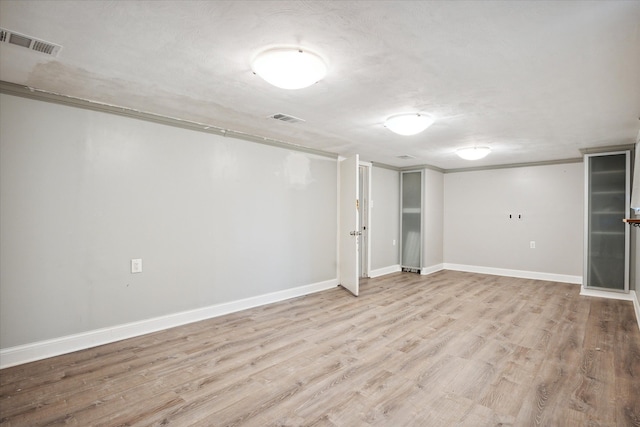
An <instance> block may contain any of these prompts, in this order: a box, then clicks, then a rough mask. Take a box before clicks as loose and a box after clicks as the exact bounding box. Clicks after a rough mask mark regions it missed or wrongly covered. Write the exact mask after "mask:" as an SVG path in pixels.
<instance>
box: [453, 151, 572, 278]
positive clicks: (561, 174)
mask: <svg viewBox="0 0 640 427" xmlns="http://www.w3.org/2000/svg"><path fill="white" fill-rule="evenodd" d="M583 174H584V171H583V165H582V163H572V164H561V165H547V166H531V167H520V168H508V169H495V170H485V171H472V172H459V173H449V174H445V178H444V188H445V189H444V200H445V202H444V258H445V262H446V263H451V264H456V265H463V266H481V267H489V268H496V269H505V270H511V271H532V272H540V273H548V274H552V275H568V276H572V277H578V276H580V277H581V276H582V263H583V258H582V257H583V252H582V247H583V222H584V221H583V209H584V203H583V199H584V187H583V181H584V177H583ZM510 214H511V215H514V216H515V218H514V219H509V215H510ZM518 215H522V219H517V216H518ZM531 241H535V244H536V248H535V249H530V247H529V245H530V242H531Z"/></svg>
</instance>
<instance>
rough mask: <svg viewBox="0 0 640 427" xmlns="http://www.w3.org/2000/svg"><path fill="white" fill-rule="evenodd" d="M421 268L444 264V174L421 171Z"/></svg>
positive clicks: (426, 170) (427, 170)
mask: <svg viewBox="0 0 640 427" xmlns="http://www.w3.org/2000/svg"><path fill="white" fill-rule="evenodd" d="M423 177H424V181H423V186H424V188H423V213H422V236H423V242H422V267H424V268H429V267H433V266H439V265H440V264H442V263H443V262H444V252H443V245H444V174H443V173H441V172H437V171H433V170H431V169H425V170H424V171H423Z"/></svg>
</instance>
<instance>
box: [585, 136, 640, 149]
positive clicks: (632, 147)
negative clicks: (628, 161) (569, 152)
mask: <svg viewBox="0 0 640 427" xmlns="http://www.w3.org/2000/svg"><path fill="white" fill-rule="evenodd" d="M638 137H639V138H640V133H638ZM634 148H635V144H623V145H609V146H605V147H590V148H581V149H580V153H582V154H599V153H610V152H613V151H626V150H633V149H634Z"/></svg>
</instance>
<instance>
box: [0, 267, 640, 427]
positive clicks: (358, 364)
mask: <svg viewBox="0 0 640 427" xmlns="http://www.w3.org/2000/svg"><path fill="white" fill-rule="evenodd" d="M579 290H580V287H579V286H578V285H569V284H562V283H553V282H544V281H535V280H526V279H515V278H507V277H499V276H489V275H480V274H472V273H461V272H453V271H442V272H438V273H435V274H432V275H430V276H419V275H417V274H411V273H397V274H392V275H388V276H384V277H382V278H378V279H368V280H364V281H363V283H362V284H361V295H360V297H358V298H355V297H352V296H351V295H350V294H348V293H347V292H346V291H345V290H343V289H341V288H336V289H335V290H329V291H325V292H321V293H317V294H313V295H309V296H305V297H300V298H295V299H291V300H288V301H284V302H281V303H276V304H271V305H267V306H263V307H258V308H255V309H251V310H247V311H243V312H240V313H234V314H231V315H227V316H223V317H219V318H215V319H211V320H207V321H202V322H198V323H193V324H190V325H186V326H182V327H178V328H173V329H169V330H166V331H162V332H158V333H154V334H150V335H145V336H142V337H138V338H133V339H129V340H125V341H120V342H117V343H113V344H109V345H104V346H101V347H96V348H93V349H89V350H85V351H80V352H76V353H72V354H68V355H63V356H59V357H55V358H51V359H47V360H42V361H38V362H34V363H29V364H25V365H20V366H16V367H12V368H7V369H4V370H2V371H0V425H1V426H45V425H46V426H51V425H75V426H148V425H175V426H192V425H193V426H302V425H305V426H394V427H396V426H474V427H477V426H498V425H500V426H509V425H513V426H640V332H639V331H638V326H637V323H636V320H635V316H634V311H633V305H632V303H630V302H626V301H616V300H607V299H599V298H588V297H580V296H579V295H578V293H579Z"/></svg>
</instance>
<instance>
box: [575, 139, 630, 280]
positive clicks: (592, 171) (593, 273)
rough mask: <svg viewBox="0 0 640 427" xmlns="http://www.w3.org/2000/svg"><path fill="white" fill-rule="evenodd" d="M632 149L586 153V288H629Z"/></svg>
mask: <svg viewBox="0 0 640 427" xmlns="http://www.w3.org/2000/svg"><path fill="white" fill-rule="evenodd" d="M629 165H630V151H618V152H610V153H599V154H587V155H585V183H586V188H585V202H586V209H585V227H586V229H585V243H586V251H585V263H584V266H585V273H584V280H585V287H587V288H595V289H605V290H612V291H619V292H628V290H629V230H628V227H626V226H625V224H624V222H623V221H622V220H623V219H624V217H625V216H626V215H627V212H629V193H630V190H629V186H630V173H629V171H630V167H629Z"/></svg>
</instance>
